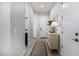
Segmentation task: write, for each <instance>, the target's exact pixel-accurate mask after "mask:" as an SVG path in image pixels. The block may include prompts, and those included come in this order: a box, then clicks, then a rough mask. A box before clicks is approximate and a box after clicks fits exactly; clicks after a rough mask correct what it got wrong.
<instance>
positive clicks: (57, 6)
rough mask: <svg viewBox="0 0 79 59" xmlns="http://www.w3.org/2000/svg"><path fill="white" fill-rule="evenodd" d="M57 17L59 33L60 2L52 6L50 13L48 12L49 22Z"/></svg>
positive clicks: (60, 19) (60, 18)
mask: <svg viewBox="0 0 79 59" xmlns="http://www.w3.org/2000/svg"><path fill="white" fill-rule="evenodd" d="M56 15H57V16H58V22H57V23H58V25H59V27H58V32H60V27H61V26H60V25H61V21H62V6H61V3H60V2H58V3H56V4H55V5H54V6H53V8H52V9H51V12H50V20H53V18H54V17H55V16H56Z"/></svg>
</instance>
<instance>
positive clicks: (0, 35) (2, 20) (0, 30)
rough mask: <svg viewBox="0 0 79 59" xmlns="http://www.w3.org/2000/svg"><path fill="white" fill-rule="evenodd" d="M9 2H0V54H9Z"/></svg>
mask: <svg viewBox="0 0 79 59" xmlns="http://www.w3.org/2000/svg"><path fill="white" fill-rule="evenodd" d="M9 48H10V3H2V2H1V3H0V55H9V51H10V50H9Z"/></svg>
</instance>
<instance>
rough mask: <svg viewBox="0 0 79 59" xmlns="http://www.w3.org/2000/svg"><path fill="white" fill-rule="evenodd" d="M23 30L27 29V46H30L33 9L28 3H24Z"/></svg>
mask: <svg viewBox="0 0 79 59" xmlns="http://www.w3.org/2000/svg"><path fill="white" fill-rule="evenodd" d="M25 17H28V19H25V29H28V45H30V44H31V41H32V39H33V9H32V6H31V5H30V4H29V3H25Z"/></svg>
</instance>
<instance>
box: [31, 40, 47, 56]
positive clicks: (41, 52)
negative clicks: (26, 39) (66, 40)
mask: <svg viewBox="0 0 79 59" xmlns="http://www.w3.org/2000/svg"><path fill="white" fill-rule="evenodd" d="M30 56H47V50H46V45H45V41H36V43H35V45H34V48H33V50H32V52H31V54H30Z"/></svg>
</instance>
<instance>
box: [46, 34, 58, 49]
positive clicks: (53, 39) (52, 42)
mask: <svg viewBox="0 0 79 59" xmlns="http://www.w3.org/2000/svg"><path fill="white" fill-rule="evenodd" d="M47 42H48V46H49V48H50V49H58V44H59V34H58V33H49V36H48V40H47Z"/></svg>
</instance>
